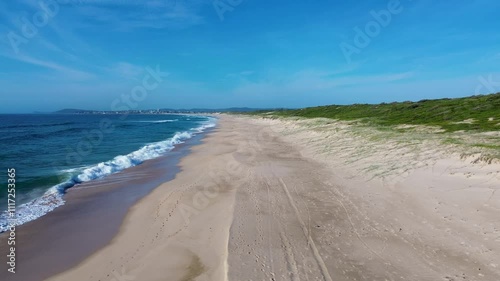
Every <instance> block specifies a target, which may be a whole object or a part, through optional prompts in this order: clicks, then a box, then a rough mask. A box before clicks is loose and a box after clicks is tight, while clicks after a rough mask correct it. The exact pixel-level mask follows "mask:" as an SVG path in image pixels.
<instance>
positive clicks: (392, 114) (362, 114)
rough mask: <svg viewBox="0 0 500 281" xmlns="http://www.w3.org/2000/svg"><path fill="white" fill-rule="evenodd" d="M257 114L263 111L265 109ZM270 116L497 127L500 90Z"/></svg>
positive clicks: (453, 128)
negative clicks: (450, 97) (493, 92)
mask: <svg viewBox="0 0 500 281" xmlns="http://www.w3.org/2000/svg"><path fill="white" fill-rule="evenodd" d="M258 113H259V114H266V112H264V111H260V112H258ZM267 114H272V115H273V116H283V117H292V116H296V117H306V118H317V117H324V118H332V119H337V120H358V121H359V122H361V123H365V124H370V125H371V124H374V125H381V126H394V125H403V124H407V125H426V126H438V127H441V128H442V129H444V130H445V131H447V132H455V131H460V130H464V131H478V132H485V131H499V130H500V93H496V94H490V95H479V96H471V97H466V98H454V99H437V100H421V101H418V102H393V103H382V104H354V105H328V106H318V107H310V108H303V109H295V110H277V111H276V110H275V111H273V112H272V113H270V112H267Z"/></svg>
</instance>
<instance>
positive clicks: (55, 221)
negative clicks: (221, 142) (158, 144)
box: [0, 129, 212, 281]
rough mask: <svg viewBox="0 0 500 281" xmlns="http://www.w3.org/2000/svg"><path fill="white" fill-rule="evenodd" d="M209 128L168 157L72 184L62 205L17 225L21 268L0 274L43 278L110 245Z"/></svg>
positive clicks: (2, 246)
mask: <svg viewBox="0 0 500 281" xmlns="http://www.w3.org/2000/svg"><path fill="white" fill-rule="evenodd" d="M211 130H212V129H207V130H205V131H204V132H203V133H201V134H197V135H195V136H194V137H192V138H190V139H188V140H186V142H185V143H181V144H178V145H177V146H176V147H175V148H174V149H173V150H171V151H169V152H168V153H167V154H166V155H164V156H161V157H158V158H155V159H151V160H147V161H145V162H144V163H142V164H141V165H138V166H134V167H131V168H129V169H127V170H125V171H122V172H121V173H116V174H111V175H109V176H107V177H105V178H103V179H98V180H94V181H90V182H85V183H82V184H80V185H78V186H76V187H73V188H71V189H69V190H68V191H67V193H66V194H65V201H66V203H65V204H64V205H63V206H60V207H59V208H56V209H55V210H54V211H52V212H50V213H48V214H46V215H45V216H43V217H41V218H38V219H36V220H34V221H30V222H28V223H26V224H23V225H21V226H18V227H16V240H17V242H16V243H17V247H16V248H17V252H16V255H17V256H18V259H17V261H16V267H17V268H18V270H17V272H16V273H15V274H12V273H9V272H7V271H3V270H2V272H0V278H1V279H2V280H13V281H15V280H23V281H28V280H43V279H45V278H48V277H49V276H52V275H54V274H57V273H59V272H63V271H65V270H67V269H69V268H71V267H73V266H75V265H76V264H78V263H79V262H81V261H82V260H84V259H85V258H87V257H88V256H90V255H92V253H94V252H95V251H97V250H98V249H100V248H102V247H104V246H106V245H107V244H108V243H110V241H111V240H112V239H113V237H114V236H115V235H116V234H117V232H118V230H119V227H120V225H121V224H122V222H123V220H124V218H125V216H126V214H127V212H128V209H129V208H131V207H132V206H133V205H134V204H135V202H137V201H138V200H140V198H142V197H144V196H146V195H147V194H148V193H150V192H151V190H153V189H154V188H156V187H158V186H159V185H160V184H161V183H163V182H166V181H169V180H172V179H173V178H174V177H175V175H176V174H177V173H178V172H179V171H180V168H179V166H178V163H179V161H180V159H182V158H183V157H185V156H186V155H188V154H189V153H190V150H191V149H192V147H193V146H196V145H199V144H200V143H201V141H202V139H203V138H204V137H205V136H206V134H209V133H210V131H211ZM48 226H50V227H48ZM6 233H7V232H6ZM6 233H2V234H1V235H0V251H1V252H2V253H7V242H6ZM67 249H71V251H67ZM40 253H43V254H40ZM47 256H50V257H51V258H50V259H48V258H47ZM0 262H1V263H2V264H6V262H7V259H6V256H5V255H2V256H1V257H0ZM26 268H29V270H25V269H26Z"/></svg>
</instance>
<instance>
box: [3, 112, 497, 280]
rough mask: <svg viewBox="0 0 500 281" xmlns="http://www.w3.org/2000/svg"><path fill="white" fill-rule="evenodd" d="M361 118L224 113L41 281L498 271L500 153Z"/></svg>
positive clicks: (477, 275)
mask: <svg viewBox="0 0 500 281" xmlns="http://www.w3.org/2000/svg"><path fill="white" fill-rule="evenodd" d="M358 129H359V128H356V127H352V126H350V125H348V124H345V123H342V122H337V121H334V120H326V121H325V120H314V119H313V120H292V119H285V120H270V119H260V118H252V117H242V116H227V115H223V116H221V117H220V119H219V123H218V126H217V127H216V128H215V129H213V130H212V131H210V132H209V133H207V134H206V136H205V137H204V138H203V141H202V142H201V144H199V145H196V146H193V147H192V148H191V153H189V154H188V155H186V156H185V157H183V158H182V159H181V160H180V163H179V167H180V172H179V173H177V174H176V175H175V177H174V178H173V179H172V180H170V181H167V182H163V183H162V184H160V185H159V186H158V187H156V188H154V189H153V190H152V191H151V192H150V193H149V194H147V195H146V196H144V197H142V199H140V200H139V201H138V202H137V203H136V204H134V205H133V206H132V207H131V208H130V209H129V210H128V212H127V213H126V216H125V218H124V220H123V223H121V225H119V229H118V232H117V234H116V235H115V236H114V237H113V238H112V240H111V242H110V243H107V244H105V245H103V246H102V247H100V248H99V249H97V251H95V252H93V253H92V254H91V255H90V256H88V257H87V258H85V259H84V260H83V261H82V262H80V263H78V264H77V265H76V266H74V267H71V268H69V269H68V270H66V271H64V272H60V273H59V274H56V275H52V276H51V277H50V278H48V279H46V280H51V281H66V280H75V281H80V280H82V281H83V280H92V281H111V280H115V281H116V280H128V281H135V280H141V281H153V280H179V281H181V280H182V281H184V280H198V281H199V280H223V281H224V280H307V279H309V280H326V281H329V280H415V281H416V280H419V281H420V280H448V281H451V280H497V279H500V265H499V264H498V260H499V257H500V245H499V242H500V236H499V235H500V224H499V223H498V220H496V219H495V218H496V214H498V211H499V210H500V200H496V199H497V198H498V197H497V196H499V195H498V193H496V190H497V189H498V186H500V163H498V162H492V163H489V164H488V163H483V162H478V161H475V159H471V158H461V157H460V155H457V154H454V153H453V151H448V150H447V149H446V147H445V146H440V145H438V144H437V143H434V142H432V141H428V140H426V141H425V142H422V143H421V144H414V143H410V144H407V143H400V141H399V140H397V139H390V138H381V139H380V140H376V139H375V138H372V137H373V136H372V135H366V133H368V132H366V131H362V132H361V133H360V131H359V130H358ZM7 280H10V279H7ZM35 280H39V279H35ZM23 281H29V279H25V280H23Z"/></svg>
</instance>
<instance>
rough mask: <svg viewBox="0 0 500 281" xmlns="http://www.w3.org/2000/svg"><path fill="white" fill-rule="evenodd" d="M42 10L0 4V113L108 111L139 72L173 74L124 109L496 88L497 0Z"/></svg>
mask: <svg viewBox="0 0 500 281" xmlns="http://www.w3.org/2000/svg"><path fill="white" fill-rule="evenodd" d="M54 1H56V2H54ZM42 3H45V5H41V4H40V3H39V0H36V1H28V0H19V1H2V2H1V3H0V65H1V68H0V112H4V113H10V112H27V113H29V112H33V111H37V110H38V111H53V110H58V109H62V108H83V109H99V110H110V109H111V107H112V104H113V102H114V101H116V100H117V99H118V100H120V99H121V98H122V96H123V95H130V94H131V91H133V89H135V88H136V87H138V86H139V87H140V86H141V85H142V83H143V82H142V81H143V80H144V79H145V77H146V76H148V75H149V74H148V73H149V72H148V71H147V70H146V67H149V68H150V69H155V68H156V67H158V68H159V69H160V71H161V72H163V73H168V74H169V75H168V76H164V78H163V79H161V81H160V82H159V83H156V84H157V85H155V87H154V89H152V90H148V92H147V96H145V97H144V98H141V99H140V100H137V102H135V103H134V108H139V109H146V108H192V107H206V108H222V107H231V106H249V107H304V106H314V105H323V104H346V103H375V102H387V101H404V100H420V99H424V98H438V97H459V96H467V95H472V94H475V93H488V92H491V91H497V92H500V69H499V67H498V66H499V65H500V32H498V28H499V27H500V17H498V11H499V10H500V1H494V0H468V1H466V0H457V1H431V0H400V1H397V0H383V1H382V0H380V1H379V0H377V1H347V0H344V1H331V0H330V1H326V0H315V1H309V0H303V1H290V0H288V1H284V0H273V1H261V0H246V1H245V0H243V1H240V0H216V1H212V0H210V1H201V0H143V1H139V0H52V1H51V0H42ZM374 14H375V16H374ZM377 15H379V16H377ZM388 15H390V18H389V17H388ZM35 24H36V25H35ZM30 26H31V27H35V28H36V31H33V28H32V29H30V28H29V27H30ZM37 26H38V27H37ZM367 28H368V29H367ZM370 28H371V29H370ZM359 32H361V33H359ZM360 34H361V35H360ZM360 38H364V39H365V40H364V41H363V40H361V39H360ZM356 39H357V41H356ZM361 43H362V44H361ZM342 46H343V47H342ZM346 46H347V47H346Z"/></svg>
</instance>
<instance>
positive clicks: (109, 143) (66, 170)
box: [0, 114, 215, 231]
mask: <svg viewBox="0 0 500 281" xmlns="http://www.w3.org/2000/svg"><path fill="white" fill-rule="evenodd" d="M214 125H215V119H214V118H211V117H204V116H190V115H55V114H45V115H0V163H1V166H2V169H3V171H4V172H2V173H1V175H0V178H1V182H2V183H4V184H2V185H1V186H0V211H2V214H0V231H4V230H5V229H4V228H5V227H6V225H7V213H5V212H4V210H6V209H7V169H10V168H14V169H15V170H16V205H17V210H16V211H17V223H18V224H22V223H25V222H27V221H30V220H33V219H36V218H38V217H40V216H42V215H44V214H46V213H47V212H50V211H51V210H53V209H54V208H56V207H58V206H60V205H62V204H64V196H63V194H64V192H65V190H67V189H68V188H71V187H72V186H74V185H77V184H79V183H82V182H87V181H91V180H95V179H98V178H102V177H105V176H107V175H109V174H112V173H117V172H120V171H123V170H125V169H127V168H130V167H133V166H136V165H140V164H141V163H142V162H144V161H146V160H148V159H153V158H157V157H159V156H161V155H165V154H167V153H168V151H170V150H171V149H173V148H174V147H175V145H176V144H179V143H181V142H183V141H185V140H187V139H189V138H191V137H192V136H193V135H194V134H197V133H201V132H202V131H203V130H205V129H206V128H209V127H212V126H214Z"/></svg>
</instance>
